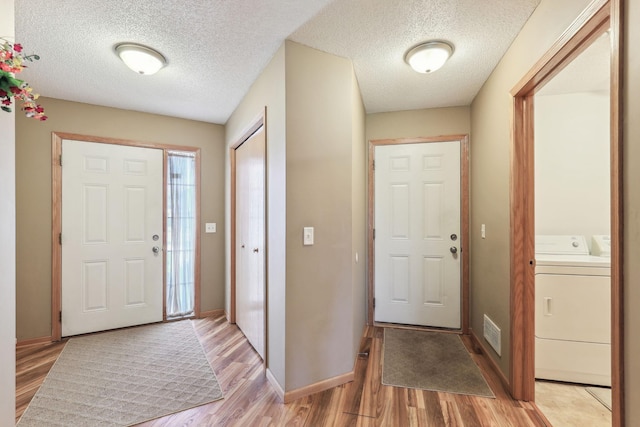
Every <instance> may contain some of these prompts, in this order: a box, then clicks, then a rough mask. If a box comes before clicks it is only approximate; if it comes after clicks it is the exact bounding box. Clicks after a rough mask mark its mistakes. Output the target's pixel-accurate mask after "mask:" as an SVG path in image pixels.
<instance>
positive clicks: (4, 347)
mask: <svg viewBox="0 0 640 427" xmlns="http://www.w3.org/2000/svg"><path fill="white" fill-rule="evenodd" d="M13 18H14V3H13V0H0V34H1V35H3V36H5V37H8V36H12V35H13V33H14V21H13ZM14 116H15V112H13V113H6V112H4V111H0V129H1V131H0V153H2V155H0V242H2V244H1V245H0V271H1V272H2V274H0V325H2V326H1V327H0V425H2V426H9V425H14V423H15V403H14V402H15V401H16V387H15V383H16V382H15V378H16V371H15V369H16V353H15V337H16V305H15V297H16V293H15V291H16V250H15V249H16V247H15V241H16V235H15V230H16V197H15V196H16V194H15V170H16V164H15V156H14V154H15V119H14ZM33 124H34V125H38V123H33Z"/></svg>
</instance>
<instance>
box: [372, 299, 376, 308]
mask: <svg viewBox="0 0 640 427" xmlns="http://www.w3.org/2000/svg"><path fill="white" fill-rule="evenodd" d="M373 308H376V299H375V298H374V299H373Z"/></svg>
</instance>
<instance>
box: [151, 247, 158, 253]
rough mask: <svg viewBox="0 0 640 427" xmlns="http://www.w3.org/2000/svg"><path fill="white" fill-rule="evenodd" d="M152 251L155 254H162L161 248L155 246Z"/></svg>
mask: <svg viewBox="0 0 640 427" xmlns="http://www.w3.org/2000/svg"><path fill="white" fill-rule="evenodd" d="M151 250H152V251H153V253H154V254H158V253H160V248H159V247H158V246H154V247H153V249H151Z"/></svg>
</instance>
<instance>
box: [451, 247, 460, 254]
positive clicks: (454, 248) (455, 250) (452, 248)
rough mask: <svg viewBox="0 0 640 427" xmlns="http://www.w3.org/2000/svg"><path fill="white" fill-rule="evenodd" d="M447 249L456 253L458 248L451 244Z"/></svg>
mask: <svg viewBox="0 0 640 427" xmlns="http://www.w3.org/2000/svg"><path fill="white" fill-rule="evenodd" d="M449 251H451V253H452V254H455V253H458V248H456V247H455V246H451V247H450V248H449Z"/></svg>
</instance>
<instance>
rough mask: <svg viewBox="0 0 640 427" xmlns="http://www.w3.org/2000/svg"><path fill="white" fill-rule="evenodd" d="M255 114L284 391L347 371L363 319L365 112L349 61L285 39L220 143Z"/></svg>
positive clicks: (274, 346) (271, 309)
mask: <svg viewBox="0 0 640 427" xmlns="http://www.w3.org/2000/svg"><path fill="white" fill-rule="evenodd" d="M264 106H266V107H267V171H268V172H267V176H268V179H267V182H268V183H267V185H268V188H267V193H268V194H267V198H268V203H267V205H268V208H267V209H268V212H267V215H268V230H267V235H268V244H269V252H268V285H267V286H268V327H267V328H268V329H267V330H268V337H267V340H268V346H267V352H268V354H267V364H268V369H269V371H270V372H271V373H272V374H273V377H274V378H275V379H276V381H278V383H279V384H280V386H281V387H282V389H283V390H284V391H287V392H289V391H292V390H295V389H299V388H302V387H305V386H308V385H311V384H314V383H317V382H319V381H322V380H325V379H328V378H332V377H335V376H338V375H341V374H344V373H347V372H351V371H352V370H353V365H354V361H355V357H356V352H357V347H358V344H359V341H360V337H361V334H362V330H363V327H364V321H365V318H364V292H365V283H366V282H365V272H366V270H365V266H366V262H365V258H364V251H365V247H366V240H365V230H366V229H365V222H364V221H365V217H364V209H365V208H364V193H365V190H364V157H363V156H364V107H363V105H362V101H361V99H360V92H359V89H358V87H357V81H356V80H355V75H354V72H353V68H352V66H351V62H350V61H349V60H346V59H344V58H338V57H335V56H332V55H329V54H326V53H323V52H320V51H317V50H314V49H311V48H308V47H305V46H302V45H299V44H296V43H293V42H289V41H287V42H285V44H284V45H283V46H282V47H281V48H280V50H279V51H278V52H277V54H276V55H275V56H274V58H273V59H272V60H271V62H270V64H269V65H268V66H267V67H266V68H265V70H264V71H263V73H262V74H261V76H260V77H259V78H258V80H257V81H256V82H255V83H254V84H253V86H252V87H251V89H250V90H249V92H248V93H247V95H246V96H245V98H244V99H243V101H242V102H241V103H240V105H239V106H238V108H237V109H236V110H235V111H234V113H233V114H232V116H231V118H230V119H229V121H228V122H227V125H226V127H227V129H226V141H227V145H232V144H235V143H236V142H237V141H238V139H239V138H240V136H241V135H242V133H243V130H244V129H246V128H247V127H248V126H249V125H250V124H251V122H252V120H253V119H254V118H255V117H256V116H257V115H258V114H259V112H260V111H261V109H262V108H264ZM229 178H230V177H229V175H228V176H227V179H228V180H229ZM227 191H228V189H227ZM227 200H230V197H229V196H227ZM228 213H229V210H228V209H227V214H228ZM227 222H229V221H227ZM305 226H312V227H315V244H314V245H313V246H303V245H302V228H303V227H305ZM229 248H230V246H229V244H227V250H229ZM356 251H357V252H359V256H360V260H359V263H357V264H356V263H355V252H356ZM228 282H229V273H228V274H227V288H228V287H229V284H228ZM356 298H357V301H356ZM227 309H229V301H227Z"/></svg>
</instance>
